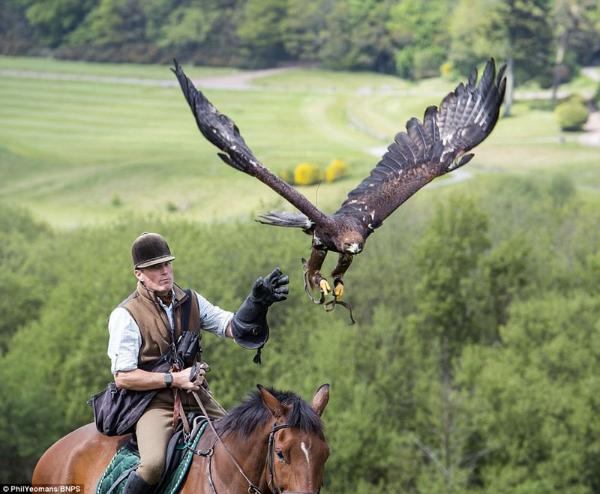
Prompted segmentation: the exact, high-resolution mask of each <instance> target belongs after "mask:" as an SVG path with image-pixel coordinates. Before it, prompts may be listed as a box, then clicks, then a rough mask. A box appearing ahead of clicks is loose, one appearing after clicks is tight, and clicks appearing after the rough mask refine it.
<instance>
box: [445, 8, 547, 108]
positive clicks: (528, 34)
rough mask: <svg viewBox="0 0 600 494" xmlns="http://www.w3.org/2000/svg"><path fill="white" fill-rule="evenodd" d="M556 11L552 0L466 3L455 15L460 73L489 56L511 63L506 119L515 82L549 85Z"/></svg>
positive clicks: (455, 55) (454, 56) (454, 44)
mask: <svg viewBox="0 0 600 494" xmlns="http://www.w3.org/2000/svg"><path fill="white" fill-rule="evenodd" d="M551 9H552V2H551V1H550V0H507V1H500V0H476V1H475V2H473V1H470V0H462V1H460V2H459V4H458V5H457V7H456V9H455V11H454V13H453V16H452V24H451V34H452V49H451V52H450V53H451V59H452V62H453V63H454V64H455V65H456V67H457V68H458V69H459V70H460V72H461V73H466V72H467V71H469V70H470V69H471V67H472V66H473V65H475V64H476V63H478V62H481V61H483V60H485V59H487V58H489V57H490V56H494V57H496V59H498V60H501V61H506V63H507V91H506V100H505V107H504V112H505V115H509V114H510V111H511V106H512V90H513V87H514V85H515V83H524V82H527V81H529V80H537V81H540V82H541V83H542V84H544V85H546V86H549V85H550V77H551V76H550V73H551V71H550V67H551V54H552V53H553V44H552V25H551V19H552V16H551ZM465 19H469V20H468V21H466V20H465Z"/></svg>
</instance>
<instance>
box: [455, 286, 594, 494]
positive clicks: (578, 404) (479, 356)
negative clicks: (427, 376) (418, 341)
mask: <svg viewBox="0 0 600 494" xmlns="http://www.w3.org/2000/svg"><path fill="white" fill-rule="evenodd" d="M510 312H511V317H510V321H509V323H508V324H507V325H506V326H505V327H504V328H502V341H503V344H502V346H498V347H489V348H487V349H483V348H480V347H473V348H471V349H470V350H469V351H467V352H465V355H464V358H463V362H462V371H461V373H460V376H459V381H460V382H461V385H463V386H465V388H468V389H469V390H470V391H471V392H470V393H469V394H468V395H465V396H468V402H467V406H468V407H469V408H471V410H472V411H473V413H472V415H473V417H475V420H476V425H477V427H478V428H479V434H480V436H479V437H480V438H483V443H484V450H485V453H486V454H485V455H483V456H482V458H481V461H482V464H481V466H480V468H479V477H480V481H481V483H482V489H480V492H486V493H487V492H490V493H492V492H494V493H495V492H517V493H537V492H544V493H559V492H575V493H592V492H597V490H598V488H600V476H599V473H598V472H600V448H599V447H598V441H597V437H598V434H599V432H600V430H599V429H600V422H599V421H598V419H597V417H596V416H595V410H597V409H598V406H599V405H600V403H599V402H598V397H599V396H600V394H599V391H600V388H599V387H598V379H597V375H598V372H599V371H600V368H599V365H600V354H599V353H598V349H599V348H600V341H599V338H600V305H599V301H598V297H595V296H592V295H590V294H586V293H583V292H573V293H571V294H569V295H568V296H567V297H564V296H562V295H557V294H552V293H547V294H545V295H544V296H542V297H538V299H537V300H531V301H527V302H523V303H518V304H515V306H514V307H512V309H511V311H510Z"/></svg>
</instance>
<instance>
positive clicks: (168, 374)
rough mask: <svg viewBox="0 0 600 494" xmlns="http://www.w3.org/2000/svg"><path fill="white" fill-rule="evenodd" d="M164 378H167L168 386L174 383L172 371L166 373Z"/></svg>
mask: <svg viewBox="0 0 600 494" xmlns="http://www.w3.org/2000/svg"><path fill="white" fill-rule="evenodd" d="M164 379H165V384H166V385H167V386H170V385H171V384H173V374H171V373H166V374H165V375H164Z"/></svg>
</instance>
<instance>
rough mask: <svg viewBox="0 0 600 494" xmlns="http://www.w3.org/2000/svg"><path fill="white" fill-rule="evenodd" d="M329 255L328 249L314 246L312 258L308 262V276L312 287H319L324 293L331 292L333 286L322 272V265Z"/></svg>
mask: <svg viewBox="0 0 600 494" xmlns="http://www.w3.org/2000/svg"><path fill="white" fill-rule="evenodd" d="M326 257H327V249H316V248H314V247H313V248H312V251H311V253H310V258H309V259H308V262H307V263H306V277H307V279H308V283H309V285H310V288H311V289H314V288H315V287H317V286H318V287H319V289H320V290H321V293H322V294H323V295H328V294H329V293H331V287H330V286H329V283H328V282H327V280H326V279H325V278H324V277H323V275H322V274H321V266H323V262H324V261H325V258H326Z"/></svg>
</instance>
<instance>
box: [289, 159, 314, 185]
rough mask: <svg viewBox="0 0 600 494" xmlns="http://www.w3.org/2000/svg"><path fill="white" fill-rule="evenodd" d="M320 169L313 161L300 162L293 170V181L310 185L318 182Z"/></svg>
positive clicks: (297, 183)
mask: <svg viewBox="0 0 600 494" xmlns="http://www.w3.org/2000/svg"><path fill="white" fill-rule="evenodd" d="M320 180H321V171H320V170H319V167H318V166H317V165H314V164H313V163H300V164H299V165H298V166H296V169H295V170H294V183H295V184H296V185H312V184H316V183H318V182H320Z"/></svg>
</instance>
